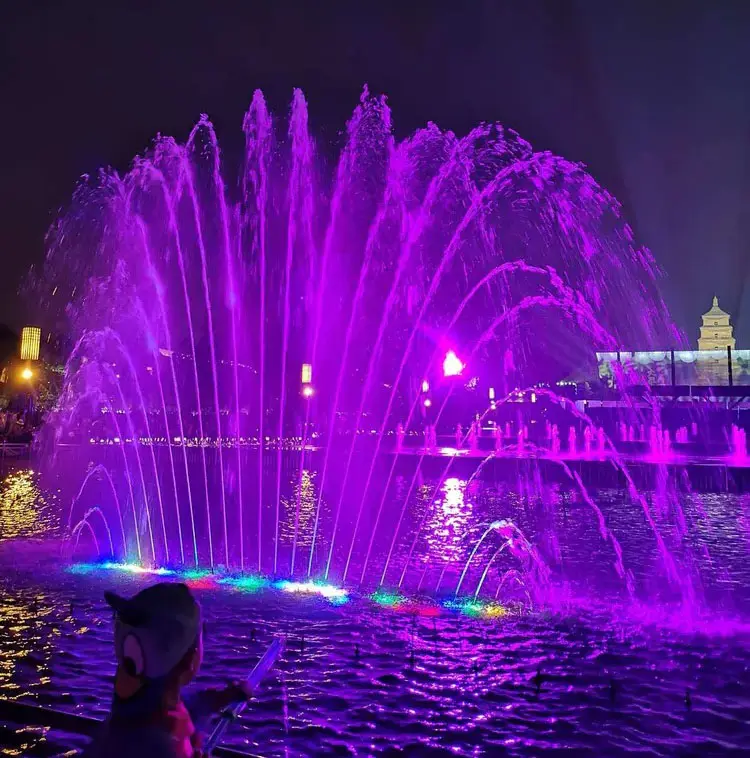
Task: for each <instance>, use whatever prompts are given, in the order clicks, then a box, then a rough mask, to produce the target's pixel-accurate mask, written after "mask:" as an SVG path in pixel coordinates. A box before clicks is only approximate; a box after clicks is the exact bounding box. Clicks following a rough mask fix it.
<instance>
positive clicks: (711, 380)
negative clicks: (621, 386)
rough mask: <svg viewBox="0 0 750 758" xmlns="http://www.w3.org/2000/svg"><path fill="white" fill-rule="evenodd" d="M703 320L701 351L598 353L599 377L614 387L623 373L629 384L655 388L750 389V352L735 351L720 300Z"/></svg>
mask: <svg viewBox="0 0 750 758" xmlns="http://www.w3.org/2000/svg"><path fill="white" fill-rule="evenodd" d="M702 320H703V323H702V324H701V327H700V337H699V338H698V349H697V350H650V351H635V352H632V351H625V350H618V351H616V352H606V353H597V354H596V360H597V364H598V369H599V378H600V379H601V380H602V381H603V382H604V383H606V384H608V385H609V386H611V387H614V386H616V385H617V383H618V377H619V376H621V375H622V374H623V372H624V375H625V376H626V377H629V378H628V379H627V380H626V381H629V382H636V381H639V380H640V381H645V383H646V384H649V385H651V386H659V385H677V386H683V387H699V386H711V387H722V386H729V385H732V386H735V387H750V350H737V349H736V348H735V342H736V341H735V338H734V334H733V328H732V324H731V320H730V316H729V314H728V313H727V312H726V311H723V310H722V309H721V308H719V299H718V298H717V297H714V300H713V304H712V305H711V310H709V311H708V312H707V313H704V314H703V316H702ZM748 396H749V397H750V391H748Z"/></svg>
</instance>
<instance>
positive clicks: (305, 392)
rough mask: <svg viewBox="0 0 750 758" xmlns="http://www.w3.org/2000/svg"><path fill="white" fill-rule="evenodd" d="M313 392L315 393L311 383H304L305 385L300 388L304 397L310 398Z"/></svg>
mask: <svg viewBox="0 0 750 758" xmlns="http://www.w3.org/2000/svg"><path fill="white" fill-rule="evenodd" d="M314 394H315V390H314V389H313V388H312V385H311V384H306V385H305V386H304V387H303V388H302V395H303V396H304V397H307V398H310V397H312V396H313V395H314Z"/></svg>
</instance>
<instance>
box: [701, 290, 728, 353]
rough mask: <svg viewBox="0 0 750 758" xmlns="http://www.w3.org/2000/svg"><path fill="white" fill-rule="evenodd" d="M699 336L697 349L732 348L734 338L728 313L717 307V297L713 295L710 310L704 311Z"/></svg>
mask: <svg viewBox="0 0 750 758" xmlns="http://www.w3.org/2000/svg"><path fill="white" fill-rule="evenodd" d="M702 318H703V324H702V325H701V336H700V337H699V338H698V350H726V349H727V348H728V347H731V348H732V350H734V343H735V339H734V337H733V336H732V325H731V323H730V322H729V314H728V313H726V312H725V311H723V310H721V308H719V298H718V297H715V296H714V302H713V305H712V306H711V310H710V311H708V312H707V313H704V314H703V316H702Z"/></svg>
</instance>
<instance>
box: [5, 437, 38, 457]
mask: <svg viewBox="0 0 750 758" xmlns="http://www.w3.org/2000/svg"><path fill="white" fill-rule="evenodd" d="M30 449H31V444H30V443H29V442H7V441H6V440H2V441H1V442H0V461H3V460H5V459H6V458H25V457H26V456H27V455H28V454H29V450H30Z"/></svg>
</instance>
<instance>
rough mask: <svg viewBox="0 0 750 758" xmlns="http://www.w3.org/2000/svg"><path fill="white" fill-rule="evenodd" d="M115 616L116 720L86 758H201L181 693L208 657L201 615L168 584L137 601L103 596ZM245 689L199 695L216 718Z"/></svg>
mask: <svg viewBox="0 0 750 758" xmlns="http://www.w3.org/2000/svg"><path fill="white" fill-rule="evenodd" d="M104 598H105V600H106V601H107V603H108V604H109V605H110V607H111V608H112V609H113V610H114V612H115V652H116V655H117V672H116V674H115V693H114V699H113V702H112V712H111V714H110V716H109V719H108V720H107V722H106V724H105V727H104V730H103V732H102V734H101V736H100V738H99V739H98V740H96V741H95V742H94V744H93V745H92V746H91V748H90V749H89V751H88V752H87V753H86V756H87V758H131V757H132V758H197V757H198V756H201V755H202V753H201V749H200V735H199V733H198V731H197V730H196V728H195V726H194V724H193V720H192V718H191V715H190V713H189V712H188V709H187V708H186V707H185V705H184V703H183V701H182V689H183V687H185V685H187V684H189V683H190V682H191V681H192V680H193V679H194V677H195V675H196V674H197V673H198V669H199V668H200V665H201V660H202V657H203V646H202V635H201V628H202V627H201V614H200V607H199V606H198V603H197V602H196V600H195V598H194V597H193V595H192V593H191V592H190V590H189V589H188V588H187V586H186V585H184V584H177V583H171V582H162V583H159V584H154V585H152V586H150V587H146V589H144V590H141V591H140V592H139V593H138V594H137V595H135V596H134V597H132V598H123V597H120V596H119V595H116V594H114V593H112V592H105V593H104ZM247 696H248V693H246V692H245V691H244V690H243V688H242V686H241V685H233V686H231V687H228V688H226V689H225V690H221V691H215V690H208V691H204V692H201V693H198V696H197V697H196V698H195V700H196V706H197V708H198V709H199V710H201V711H203V712H204V713H206V712H209V713H217V712H218V711H221V710H222V709H223V708H226V707H227V706H228V705H230V704H231V703H233V702H236V701H237V700H239V699H241V698H242V697H247Z"/></svg>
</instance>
